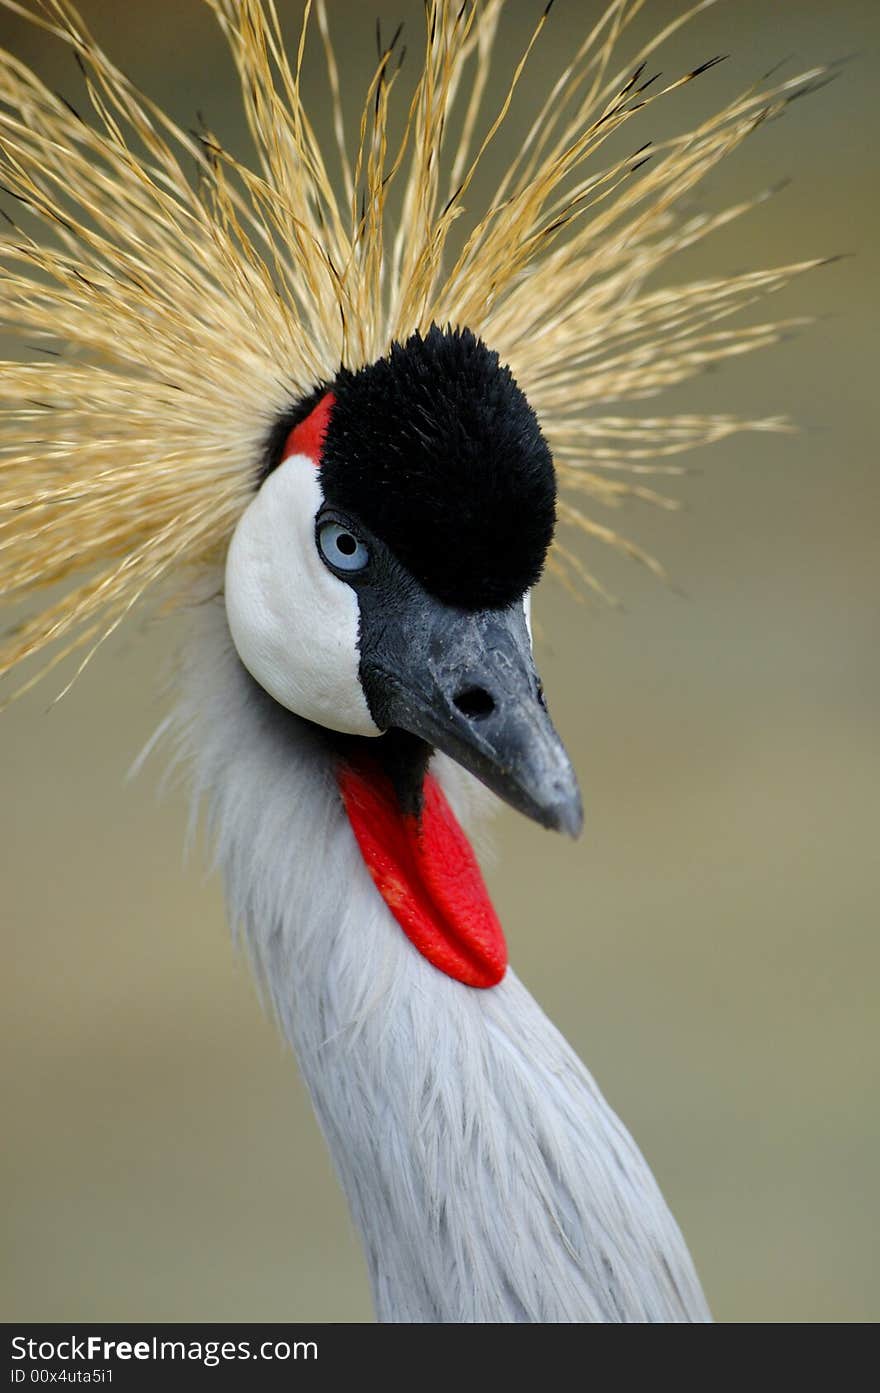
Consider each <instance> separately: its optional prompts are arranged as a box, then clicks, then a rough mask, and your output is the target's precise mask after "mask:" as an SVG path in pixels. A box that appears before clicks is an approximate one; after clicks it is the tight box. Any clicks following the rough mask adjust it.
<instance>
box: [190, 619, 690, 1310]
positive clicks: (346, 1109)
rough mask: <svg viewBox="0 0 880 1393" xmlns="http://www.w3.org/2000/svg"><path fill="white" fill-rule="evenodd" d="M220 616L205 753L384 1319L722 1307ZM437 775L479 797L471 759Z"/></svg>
mask: <svg viewBox="0 0 880 1393" xmlns="http://www.w3.org/2000/svg"><path fill="white" fill-rule="evenodd" d="M199 628H200V632H199V634H198V635H197V642H196V643H195V644H194V645H191V648H190V652H191V653H192V656H193V660H192V662H190V663H188V664H187V667H186V670H185V673H184V680H183V696H182V701H181V704H180V707H179V711H178V716H179V732H180V735H181V740H182V745H183V749H184V752H185V754H186V756H187V757H188V759H190V760H191V762H192V764H193V766H194V772H195V780H196V789H197V793H198V794H199V795H203V796H204V800H205V802H206V804H207V807H208V809H209V817H210V829H211V833H212V835H213V838H214V840H215V842H216V847H217V859H218V862H219V865H220V866H221V868H222V870H223V874H224V877H225V880H226V888H227V894H228V898H229V905H230V913H231V915H232V918H233V920H234V921H235V922H236V923H240V924H241V926H242V928H243V929H244V931H245V933H246V937H247V941H248V943H249V945H250V948H251V951H252V954H253V958H254V961H255V964H256V968H257V971H258V974H259V976H260V978H261V980H262V982H263V984H264V986H265V988H266V990H267V993H268V995H269V997H270V999H271V1001H272V1003H273V1005H274V1008H275V1011H276V1012H277V1015H278V1018H279V1021H280V1023H281V1026H282V1029H283V1031H284V1033H285V1035H286V1037H287V1039H288V1040H289V1041H290V1043H291V1045H292V1046H293V1048H294V1050H295V1051H296V1054H297V1057H298V1059H299V1063H300V1067H301V1069H302V1072H303V1075H304V1077H305V1079H306V1082H307V1084H308V1087H309V1090H310V1092H311V1096H312V1100H313V1102H314V1106H315V1110H316V1112H317V1114H318V1118H319V1120H320V1123H321V1126H322V1128H323V1131H324V1135H325V1137H326V1138H327V1143H328V1145H329V1148H330V1151H331V1154H332V1157H333V1160H334V1163H335V1165H336V1169H337V1172H338V1174H339V1178H340V1180H341V1182H342V1186H343V1188H344V1190H345V1193H346V1196H347V1198H348V1202H349V1205H350V1207H351V1211H352V1215H353V1217H354V1221H355V1223H356V1225H357V1227H358V1229H359V1231H360V1234H361V1237H362V1239H363V1243H364V1248H365V1252H366V1256H367V1264H368V1267H369V1272H370V1280H371V1282H372V1287H373V1294H374V1299H375V1304H376V1310H377V1314H378V1316H379V1319H380V1320H403V1321H458V1322H461V1321H517V1320H520V1321H542V1322H555V1321H694V1320H697V1321H700V1320H707V1319H709V1315H708V1311H707V1308H706V1304H705V1301H704V1299H703V1295H702V1292H701V1290H700V1286H699V1282H698V1280H697V1277H696V1275H695V1273H694V1270H693V1266H692V1264H691V1260H690V1257H689V1255H688V1252H687V1249H686V1247H685V1244H684V1241H683V1240H682V1237H681V1234H680V1233H679V1230H678V1228H677V1226H676V1224H675V1221H674V1220H673V1218H672V1216H671V1215H670V1213H669V1211H668V1209H667V1207H666V1205H665V1203H664V1201H663V1198H662V1196H661V1194H660V1192H659V1190H658V1189H657V1186H656V1184H655V1182H654V1180H653V1177H652V1176H651V1173H650V1171H649V1170H648V1167H647V1166H646V1164H645V1162H644V1160H643V1159H642V1157H641V1155H640V1154H639V1152H638V1150H637V1148H636V1147H635V1145H634V1144H633V1142H632V1140H631V1138H630V1137H629V1136H628V1134H627V1132H626V1131H625V1129H624V1128H623V1126H622V1125H621V1123H620V1122H619V1121H618V1119H617V1118H616V1117H615V1116H614V1114H613V1113H612V1112H611V1111H610V1109H609V1108H608V1107H607V1105H606V1103H605V1102H604V1100H603V1099H602V1097H601V1095H600V1094H599V1092H598V1090H597V1089H596V1086H595V1084H594V1083H593V1080H592V1079H591V1077H590V1075H589V1074H588V1073H587V1071H586V1070H585V1069H584V1067H583V1065H582V1064H581V1063H580V1061H579V1060H578V1059H577V1057H576V1056H575V1055H574V1053H573V1052H572V1051H571V1049H570V1048H569V1047H568V1045H567V1044H566V1042H565V1041H564V1040H563V1039H562V1037H561V1036H560V1035H559V1033H558V1032H557V1031H556V1030H555V1029H554V1027H553V1026H552V1025H551V1023H550V1022H549V1021H548V1020H547V1018H546V1017H545V1016H544V1014H543V1012H542V1011H541V1010H540V1008H539V1007H538V1005H537V1004H536V1003H535V1001H534V1000H533V999H532V997H531V996H530V995H529V993H528V992H527V991H526V990H525V988H524V987H523V986H522V984H521V983H520V982H519V981H518V980H517V978H516V977H515V975H514V974H513V972H511V971H508V973H507V975H506V977H505V979H504V980H503V982H502V983H501V984H500V985H499V986H497V987H495V988H492V989H490V990H488V991H480V990H474V989H472V988H468V987H465V986H462V985H461V983H459V982H456V981H454V980H452V979H450V978H448V977H446V976H444V975H443V974H442V973H441V972H438V971H437V970H436V969H435V968H434V967H432V966H431V965H430V964H429V963H428V962H427V961H426V960H425V959H424V958H423V957H422V956H421V955H420V954H419V953H418V952H417V951H416V950H415V949H414V948H413V947H412V945H411V944H410V943H409V942H408V941H407V939H406V938H405V937H404V935H403V933H402V932H401V930H400V928H399V927H398V925H397V923H396V922H395V920H394V919H393V917H392V916H391V914H390V912H389V910H388V909H387V907H386V905H385V903H384V902H383V900H382V899H381V898H380V896H379V894H378V893H377V891H376V890H375V888H374V886H373V884H372V882H371V880H370V878H369V875H368V873H367V870H366V867H365V866H364V864H363V861H362V858H361V855H360V852H359V851H358V848H357V845H356V843H355V840H354V836H353V834H352V831H351V828H350V826H349V823H348V820H347V818H346V816H345V814H344V812H343V809H342V804H341V801H340V798H339V794H338V791H337V787H336V781H335V778H334V775H333V770H332V765H331V760H330V758H329V756H328V751H327V748H326V746H325V745H324V744H323V742H322V740H321V739H320V738H319V737H318V736H317V734H316V733H315V732H314V731H313V729H312V728H310V727H309V726H308V725H307V724H306V723H305V722H303V721H301V720H299V719H298V718H297V717H294V716H290V715H289V714H288V713H287V712H285V711H284V710H283V709H282V708H281V707H279V706H278V705H276V704H275V703H274V702H273V701H272V700H271V699H270V698H268V697H266V696H265V694H264V693H263V692H262V691H261V690H260V689H259V688H258V687H257V686H256V684H255V683H254V682H253V681H252V679H251V678H250V677H249V676H248V675H247V674H246V673H245V671H244V669H243V668H242V666H241V664H240V662H239V660H238V658H237V656H236V654H235V651H234V649H233V647H232V644H231V642H230V639H229V636H228V630H227V626H226V620H225V616H224V613H223V608H222V604H220V603H216V604H212V605H208V606H205V607H203V608H202V611H201V614H200V618H199ZM438 772H439V773H440V776H441V778H442V779H443V782H444V785H445V786H446V789H447V793H448V795H449V797H450V799H451V801H453V803H454V805H455V806H456V807H457V809H458V811H459V812H460V813H462V812H463V809H462V796H463V792H462V791H463V789H465V785H466V780H465V778H464V777H462V779H460V780H459V779H455V780H454V784H455V786H453V784H452V783H451V782H450V770H449V768H447V767H446V766H445V765H444V764H443V763H442V762H441V765H440V768H439V769H438ZM467 782H469V781H467ZM464 816H465V817H466V811H464Z"/></svg>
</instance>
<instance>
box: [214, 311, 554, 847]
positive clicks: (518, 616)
mask: <svg viewBox="0 0 880 1393" xmlns="http://www.w3.org/2000/svg"><path fill="white" fill-rule="evenodd" d="M555 514H556V481H555V473H554V468H553V460H552V457H551V454H550V451H549V449H548V446H547V444H546V441H545V440H544V437H543V435H542V434H541V429H540V426H539V424H538V420H537V417H536V416H535V413H534V411H533V410H532V408H531V407H530V405H529V403H528V401H527V400H526V398H525V396H524V395H523V393H522V391H521V390H520V388H519V387H518V386H517V384H516V382H515V381H514V379H513V377H512V375H511V373H510V370H509V369H508V368H507V367H505V366H504V365H502V364H501V362H500V361H499V358H498V355H497V354H496V353H493V352H491V351H490V350H489V349H488V348H487V347H486V346H485V344H483V343H482V341H481V340H480V339H478V338H477V337H475V335H473V334H472V333H470V332H469V331H468V330H441V329H439V328H437V327H433V328H432V329H431V330H430V331H429V332H428V333H427V334H426V335H425V336H424V337H423V336H421V335H419V334H414V335H413V336H412V337H411V338H409V339H408V340H407V341H406V342H405V343H403V344H395V345H394V346H393V347H392V349H391V351H390V353H389V354H388V355H387V356H386V357H384V358H382V359H380V360H379V361H378V362H375V363H373V364H371V365H369V366H366V367H363V368H360V369H359V370H357V371H350V370H348V369H342V370H341V371H340V372H339V374H338V375H337V377H336V378H335V380H334V381H333V382H332V383H328V384H325V385H322V386H321V387H319V388H318V389H316V391H315V392H314V393H312V394H311V396H310V397H308V398H307V399H306V400H305V401H303V402H301V403H299V405H298V406H297V407H296V408H295V409H294V410H293V411H291V412H290V413H289V414H288V415H287V416H285V417H284V418H283V419H282V420H281V421H280V422H279V423H278V424H277V426H276V428H275V429H274V430H273V432H272V435H271V437H270V440H269V442H268V448H267V456H266V465H265V471H264V474H263V477H262V481H261V483H260V487H259V489H258V491H257V493H256V495H255V497H254V498H253V500H252V502H251V503H250V505H249V506H248V508H247V509H246V511H245V512H244V514H243V515H242V517H241V519H240V521H239V523H238V526H237V529H236V531H235V533H234V536H233V538H232V542H231V545H230V548H229V553H228V560H227V569H226V608H227V615H228V619H229V626H230V630H231V634H232V639H233V642H234V644H235V646H236V649H237V651H238V654H239V657H240V658H241V660H242V662H243V664H244V666H245V667H246V668H247V669H248V671H249V672H250V673H251V675H252V677H253V678H254V679H255V680H256V681H257V682H258V683H259V684H260V686H262V687H263V688H264V689H265V690H266V691H267V692H268V693H269V694H270V695H271V696H272V697H273V698H274V699H275V700H276V701H277V702H279V703H280V704H281V705H282V706H284V707H286V708H288V709H289V710H291V711H293V712H295V713H296V714H297V715H299V716H301V717H304V718H305V719H306V720H308V721H311V722H313V723H315V724H317V725H319V726H322V727H325V728H326V729H328V730H330V731H335V732H339V733H340V734H341V735H342V736H349V737H351V736H354V737H361V738H367V739H369V738H372V739H373V740H377V739H378V738H379V737H381V736H382V735H384V734H386V733H394V732H401V731H403V732H406V733H407V735H408V736H409V737H412V738H413V739H412V741H411V742H410V745H409V747H408V748H409V749H410V750H419V751H422V752H423V754H424V752H425V751H427V754H424V757H423V758H422V759H421V761H420V758H419V756H418V755H416V757H415V760H414V763H415V765H416V766H418V767H419V768H420V770H421V773H423V772H424V767H425V764H426V761H427V756H428V755H429V754H430V751H431V750H433V749H438V750H441V751H443V752H444V753H446V754H447V755H449V756H451V757H452V758H453V759H454V760H456V761H457V762H458V763H459V764H461V765H463V766H464V767H465V768H466V769H468V770H470V771H471V773H473V774H474V775H476V777H477V778H478V779H480V780H481V781H482V782H483V783H484V784H486V785H487V786H488V787H489V788H490V789H492V790H493V792H495V793H496V794H498V795H499V796H500V797H501V798H502V799H504V800H505V801H506V802H508V803H509V804H511V805H512V806H513V807H515V808H517V809H519V810H520V811H521V812H523V813H525V814H526V815H527V816H529V817H531V818H534V819H535V820H536V821H538V822H539V823H541V824H542V825H544V826H546V827H551V828H556V829H559V830H563V831H566V832H569V833H570V834H572V835H576V834H577V833H578V832H579V831H580V827H581V823H582V811H581V801H580V794H579V791H578V786H577V781H576V779H575V776H574V773H573V770H572V767H571V764H570V762H569V759H568V757H567V755H566V753H565V750H564V749H563V746H562V743H561V741H560V739H559V736H558V735H557V733H556V731H555V729H554V727H553V724H552V722H551V720H550V717H549V715H548V712H547V707H546V703H545V699H544V694H543V688H542V686H541V682H540V679H539V677H538V675H537V672H536V670H535V665H534V661H533V657H532V647H531V635H530V627H529V596H530V591H531V588H532V587H533V586H534V584H535V583H536V581H537V580H538V578H539V576H540V575H541V571H542V569H543V566H544V561H545V558H546V554H547V550H548V547H549V545H550V542H551V540H552V536H553V530H554V524H555ZM395 748H398V746H395ZM411 762H412V761H411Z"/></svg>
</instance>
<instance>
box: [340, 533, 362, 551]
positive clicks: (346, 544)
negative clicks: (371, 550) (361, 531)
mask: <svg viewBox="0 0 880 1393" xmlns="http://www.w3.org/2000/svg"><path fill="white" fill-rule="evenodd" d="M336 550H337V551H341V552H342V555H343V556H354V554H355V552H356V551H357V542H356V541H355V539H354V537H352V535H351V533H350V532H342V533H340V535H339V536H338V537H337V538H336Z"/></svg>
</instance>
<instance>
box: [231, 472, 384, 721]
mask: <svg viewBox="0 0 880 1393" xmlns="http://www.w3.org/2000/svg"><path fill="white" fill-rule="evenodd" d="M323 501H324V500H323V497H322V494H321V486H320V483H319V480H318V472H317V469H316V468H315V464H314V462H313V461H312V460H311V459H309V458H308V457H307V456H306V455H292V456H291V457H290V458H289V459H286V460H285V461H284V463H283V464H280V465H279V466H278V468H277V469H274V470H273V471H272V473H271V474H270V475H269V477H268V478H267V479H266V482H265V483H264V484H263V486H262V488H261V489H260V491H259V493H258V494H257V495H256V497H255V498H254V500H253V502H252V503H251V504H250V505H249V506H248V508H247V509H246V511H245V512H244V514H243V515H242V517H241V519H240V521H239V523H238V526H237V527H236V529H235V532H234V533H233V537H232V541H231V542H230V544H229V552H228V554H227V557H226V615H227V618H228V620H229V630H230V633H231V634H232V641H233V643H234V644H235V647H236V651H237V652H238V656H239V657H240V658H241V661H242V662H243V663H244V665H245V667H246V668H247V670H248V672H249V673H250V674H251V676H252V677H253V678H255V679H256V681H257V682H259V684H260V686H261V687H263V688H264V689H265V690H266V691H267V692H268V693H269V695H270V696H272V697H274V698H275V700H276V701H278V702H280V703H281V705H282V706H286V707H287V709H288V710H289V711H294V712H295V713H296V714H297V715H298V716H304V717H305V719H306V720H308V721H314V722H315V723H316V724H318V725H322V726H326V727H328V728H329V729H330V730H338V731H342V732H344V733H345V734H348V735H379V734H381V732H380V730H379V728H378V726H377V725H376V724H375V723H374V721H373V718H372V716H371V715H370V711H369V707H368V706H367V702H366V698H365V697H364V693H363V688H362V687H361V683H360V677H359V674H358V664H359V661H360V655H359V652H358V623H359V611H358V602H357V596H356V595H355V593H354V591H353V590H352V588H351V586H350V585H346V584H345V582H344V581H341V580H339V579H337V577H336V576H334V575H333V574H332V572H331V571H329V570H328V569H327V567H326V566H325V565H324V563H323V561H322V560H321V558H320V556H319V554H318V548H317V545H316V543H315V517H316V515H317V513H318V510H319V509H320V507H321V505H322V503H323Z"/></svg>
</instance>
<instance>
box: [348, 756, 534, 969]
mask: <svg viewBox="0 0 880 1393" xmlns="http://www.w3.org/2000/svg"><path fill="white" fill-rule="evenodd" d="M337 779H338V782H339V789H340V792H341V794H342V799H343V802H344V804H345V809H346V812H347V813H348V817H349V821H350V822H351V826H352V830H353V832H354V835H355V838H356V839H357V843H358V846H359V847H360V849H361V854H362V855H363V858H364V861H365V862H366V865H367V869H368V871H369V872H370V875H371V876H372V878H373V882H374V884H375V885H376V888H377V889H378V891H379V893H380V894H381V896H382V898H383V899H384V901H385V903H386V904H387V906H388V908H389V909H390V910H391V913H392V914H393V915H394V917H395V919H396V920H397V922H398V924H399V925H400V927H401V928H402V929H403V931H404V933H405V934H406V936H407V938H408V939H409V940H410V942H411V943H412V944H414V946H415V947H416V948H418V950H419V952H420V953H421V954H422V955H423V956H424V957H426V958H427V959H428V961H429V962H430V963H433V965H434V967H437V968H439V969H440V971H441V972H445V973H446V974H447V976H449V977H454V978H456V979H457V981H459V982H464V983H465V984H466V985H467V986H469V987H494V986H495V985H496V984H497V983H498V982H500V981H501V979H502V977H503V976H504V973H505V971H506V968H507V945H506V944H505V942H504V933H503V930H502V928H501V925H500V923H499V922H498V916H497V915H496V913H495V910H494V909H493V907H492V902H491V900H490V899H489V894H488V891H487V890H486V886H485V882H484V881H483V877H482V874H481V872H480V868H479V866H478V865H477V860H476V857H475V856H474V853H473V851H472V849H471V845H470V842H469V841H468V839H467V837H466V836H465V834H464V832H463V831H462V829H461V827H460V825H459V823H458V820H457V818H456V816H455V814H454V813H453V811H452V809H451V808H450V806H449V804H448V802H447V800H446V795H445V794H444V792H443V790H442V789H441V787H440V785H439V783H438V782H437V780H436V779H435V778H434V777H433V775H431V774H427V775H426V776H425V784H424V801H423V807H422V814H421V817H415V816H414V815H412V814H408V813H403V812H401V810H400V805H399V803H398V799H397V794H396V792H395V790H394V787H393V785H392V783H391V780H390V779H389V778H388V776H387V774H385V773H384V771H383V770H382V769H381V768H380V767H379V765H378V764H376V763H375V762H374V761H373V760H372V759H371V760H369V761H367V760H364V761H362V762H361V763H359V764H358V765H357V766H355V765H352V764H342V765H340V767H339V769H338V771H337Z"/></svg>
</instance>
